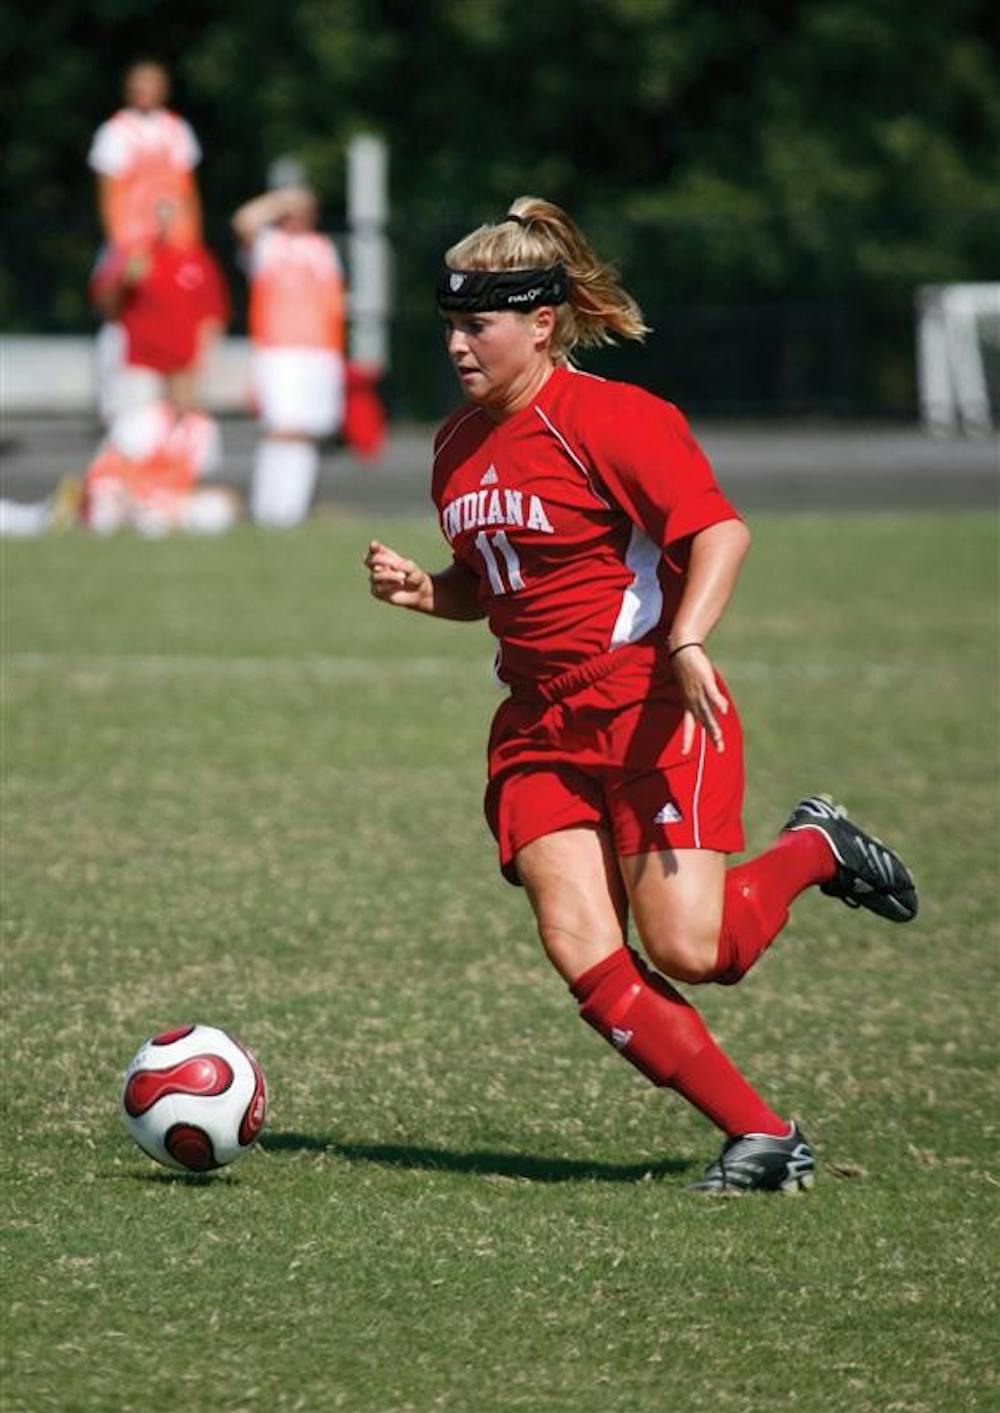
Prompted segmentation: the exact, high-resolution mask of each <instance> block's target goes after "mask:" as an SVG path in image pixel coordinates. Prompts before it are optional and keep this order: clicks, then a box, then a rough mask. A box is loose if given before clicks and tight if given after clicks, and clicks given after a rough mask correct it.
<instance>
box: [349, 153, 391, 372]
mask: <svg viewBox="0 0 1000 1413" xmlns="http://www.w3.org/2000/svg"><path fill="white" fill-rule="evenodd" d="M388 171H389V160H388V152H387V149H386V145H385V142H384V141H383V140H382V138H380V137H376V136H374V134H372V133H359V134H358V135H357V136H356V137H353V138H352V139H351V141H350V143H349V144H348V148H347V224H348V230H349V235H348V260H349V265H350V301H349V311H350V345H349V354H350V358H351V359H352V361H353V362H355V363H359V364H362V365H364V366H365V367H368V368H371V369H375V370H377V371H379V372H382V371H384V370H385V369H386V368H387V367H388V366H389V322H388V321H389V277H390V276H389V270H390V255H391V252H390V249H389V240H388V237H387V236H386V234H385V225H386V221H387V219H388V215H389V182H388Z"/></svg>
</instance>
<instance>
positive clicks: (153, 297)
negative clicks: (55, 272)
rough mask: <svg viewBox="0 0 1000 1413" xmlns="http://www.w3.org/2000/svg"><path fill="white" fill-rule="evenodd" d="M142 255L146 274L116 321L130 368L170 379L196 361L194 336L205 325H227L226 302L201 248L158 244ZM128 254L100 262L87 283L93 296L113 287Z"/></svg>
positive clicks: (115, 253) (117, 250) (117, 251)
mask: <svg viewBox="0 0 1000 1413" xmlns="http://www.w3.org/2000/svg"><path fill="white" fill-rule="evenodd" d="M140 249H143V250H145V252H146V253H147V254H148V257H149V261H150V264H149V270H148V271H147V273H146V274H145V275H144V276H143V277H142V279H141V280H139V282H138V283H137V284H136V285H134V286H133V287H132V288H130V289H129V290H128V291H127V293H126V295H125V300H124V303H123V304H122V308H121V312H120V314H119V316H118V317H119V320H120V322H121V324H122V326H123V327H124V329H125V334H126V339H127V344H128V351H127V354H126V358H127V361H128V363H130V364H132V365H134V366H139V367H142V368H154V369H155V370H156V371H157V372H160V373H174V372H178V371H179V370H181V369H184V368H188V367H190V366H191V364H192V363H194V361H195V359H196V358H197V356H198V351H199V347H198V331H199V329H200V328H201V325H202V324H203V323H205V322H206V320H213V321H217V322H218V323H220V324H225V323H227V322H228V319H229V299H228V296H227V293H226V286H225V281H224V279H223V277H222V273H221V271H220V270H219V267H218V265H217V264H216V262H215V260H214V259H213V258H212V256H211V254H210V253H209V251H208V250H207V249H206V248H205V246H203V245H188V246H176V245H172V244H168V243H167V242H163V241H160V242H157V243H155V244H153V245H150V246H147V247H140ZM130 254H131V252H130V251H129V250H126V249H123V248H122V247H113V248H111V249H110V250H108V251H107V252H106V253H105V255H104V256H103V257H102V259H101V261H100V263H99V264H98V266H97V269H96V270H95V272H94V276H93V280H92V283H91V289H92V292H93V293H94V294H95V295H96V294H98V293H99V292H100V290H101V288H102V287H107V286H109V285H111V286H113V285H116V284H117V283H118V282H119V281H120V280H121V277H122V273H123V271H124V269H125V265H126V264H127V261H128V258H129V255H130Z"/></svg>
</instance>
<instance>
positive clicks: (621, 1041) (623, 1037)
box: [611, 1025, 635, 1050]
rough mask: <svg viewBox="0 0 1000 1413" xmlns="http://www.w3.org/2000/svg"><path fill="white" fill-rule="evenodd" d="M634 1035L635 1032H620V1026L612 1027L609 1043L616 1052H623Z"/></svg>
mask: <svg viewBox="0 0 1000 1413" xmlns="http://www.w3.org/2000/svg"><path fill="white" fill-rule="evenodd" d="M634 1034H635V1031H632V1030H622V1029H621V1027H620V1026H617V1025H613V1026H612V1027H611V1043H612V1045H613V1046H614V1047H615V1049H616V1050H624V1049H625V1046H626V1045H627V1044H628V1043H629V1041H630V1040H631V1039H632V1036H633V1035H634Z"/></svg>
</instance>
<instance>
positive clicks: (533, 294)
mask: <svg viewBox="0 0 1000 1413" xmlns="http://www.w3.org/2000/svg"><path fill="white" fill-rule="evenodd" d="M568 298H569V279H568V278H567V275H566V271H565V269H564V268H563V266H562V265H550V266H549V267H548V268H547V269H536V270H452V269H450V268H449V266H447V265H442V267H441V272H440V274H439V275H438V282H437V302H438V308H440V309H457V310H461V311H462V312H463V313H466V314H485V313H486V312H487V311H488V310H493V309H519V310H520V311H521V312H522V313H528V312H529V311H530V310H532V309H537V308H538V307H539V305H541V304H565V302H566V300H567V299H568Z"/></svg>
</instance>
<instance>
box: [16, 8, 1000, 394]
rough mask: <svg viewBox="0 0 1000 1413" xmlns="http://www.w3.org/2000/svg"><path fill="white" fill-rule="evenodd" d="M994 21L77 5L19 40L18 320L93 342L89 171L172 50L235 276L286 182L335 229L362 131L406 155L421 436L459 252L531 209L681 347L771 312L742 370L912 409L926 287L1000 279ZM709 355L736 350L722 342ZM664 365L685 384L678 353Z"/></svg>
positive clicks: (933, 13) (810, 14) (216, 226)
mask: <svg viewBox="0 0 1000 1413" xmlns="http://www.w3.org/2000/svg"><path fill="white" fill-rule="evenodd" d="M991 10H992V7H991V6H990V5H988V4H986V3H979V2H978V0H958V3H953V4H949V5H947V6H944V7H942V6H941V5H940V4H937V3H934V0H914V3H904V0H884V3H881V4H878V5H874V6H873V5H871V4H870V3H868V2H867V0H799V3H793V0H766V3H758V4H738V3H733V0H707V3H706V2H705V0H546V3H544V4H536V5H525V4H523V3H521V0H426V3H418V4H412V3H409V0H288V3H283V4H279V5H276V4H274V3H272V0H248V2H247V3H243V4H240V5H239V6H233V5H227V4H223V3H220V0H215V3H200V4H198V3H194V2H193V0H170V3H169V4H168V3H166V0H104V3H103V4H100V3H98V4H84V3H83V0H51V2H50V3H48V4H45V5H42V6H41V7H39V8H36V9H35V10H34V11H32V12H27V11H26V12H25V14H24V15H23V17H21V18H19V20H18V22H17V24H16V25H15V24H14V22H13V21H12V20H9V21H8V25H7V29H8V33H7V50H8V55H9V58H10V59H11V61H12V68H13V71H14V74H15V79H14V82H13V83H11V84H10V85H9V86H8V87H7V88H6V90H5V95H4V100H3V101H4V105H5V106H6V107H7V109H8V116H9V118H10V120H11V126H12V143H11V146H10V148H9V156H8V160H7V164H6V167H5V174H4V183H5V185H6V188H7V200H6V203H5V204H7V206H8V208H9V211H10V215H9V219H8V235H9V243H10V254H11V263H10V273H9V274H8V277H7V280H6V283H5V285H4V286H3V288H2V289H0V300H2V303H0V311H2V317H3V319H4V322H5V323H7V324H8V325H13V326H16V327H23V328H36V327H42V328H48V329H72V328H81V327H85V326H86V324H87V321H88V311H87V307H86V295H85V282H86V274H87V270H88V267H89V264H90V261H91V259H92V256H93V251H94V246H95V242H96V238H97V228H96V220H95V216H94V212H93V196H92V191H91V181H90V177H89V174H88V173H87V171H86V169H85V166H84V158H85V154H86V148H87V144H88V141H89V137H90V134H91V132H92V130H93V128H94V126H95V125H96V123H97V122H98V121H99V120H100V119H101V118H102V117H103V116H105V115H106V114H107V113H108V112H109V111H110V110H111V109H112V108H113V107H114V106H115V105H116V101H117V95H118V88H119V82H120V74H121V70H122V68H123V67H124V65H125V64H126V62H127V61H128V60H129V59H131V58H133V57H135V56H136V55H141V54H149V53H152V54H154V55H157V56H160V57H162V58H164V59H165V60H166V61H167V62H168V63H169V64H170V65H171V66H172V68H173V69H174V72H175V76H176V99H177V103H178V106H179V107H180V108H181V109H182V110H183V111H184V112H185V113H187V114H188V115H189V116H190V118H191V120H192V122H193V123H194V125H195V127H196V128H197V130H198V132H199V133H200V135H201V137H202V139H203V143H204V146H205V151H206V160H205V164H204V168H203V171H202V180H203V188H204V192H205V196H206V208H207V214H208V233H209V237H210V239H211V240H212V241H213V242H214V243H215V244H216V246H217V247H219V248H220V249H222V250H224V251H227V252H228V251H229V249H230V239H229V234H228V225H227V222H228V216H229V213H230V212H231V211H232V209H233V207H234V206H235V205H236V204H237V203H238V202H240V201H242V200H245V199H246V198H247V197H248V196H249V195H251V194H253V193H254V192H256V191H257V190H258V189H260V188H261V186H262V185H263V183H264V180H265V173H266V168H267V164H268V162H269V160H270V159H272V158H273V157H275V156H276V155H278V154H280V153H285V152H293V153H296V154H298V155H300V156H301V157H302V158H303V159H304V161H305V162H306V165H307V167H308V169H309V172H310V174H311V177H312V180H313V181H314V182H315V184H316V185H317V187H318V188H319V190H320V192H321V193H322V195H323V197H324V201H325V208H326V218H327V223H328V224H329V225H330V226H331V227H333V228H334V229H336V228H338V226H339V225H340V224H341V221H342V217H343V209H342V208H343V189H344V148H345V143H346V140H347V138H348V137H349V135H350V134H351V132H352V131H354V130H356V129H358V128H360V127H364V128H373V129H375V130H376V131H379V132H381V133H383V134H384V135H385V137H386V138H387V139H388V140H389V142H390V144H391V148H392V184H393V202H394V236H395V243H396V253H397V259H398V264H399V281H398V294H399V307H398V328H397V346H398V347H399V349H401V351H402V357H401V359H400V367H399V372H400V378H399V380H398V381H399V383H400V387H399V388H398V390H397V392H398V397H399V398H400V399H401V401H402V404H403V406H404V409H405V410H418V411H424V412H426V411H428V410H434V411H437V410H438V406H437V400H436V399H435V395H434V389H433V387H432V386H427V380H426V374H425V372H424V370H423V369H422V368H421V353H420V349H421V346H422V345H423V344H424V342H425V340H426V336H427V332H428V327H429V322H430V321H429V320H428V312H427V297H426V289H427V287H428V281H429V278H430V272H431V271H432V270H433V268H434V265H435V263H436V261H437V259H438V256H439V254H440V250H441V248H442V246H443V245H444V244H445V243H446V242H447V241H448V240H450V239H451V238H452V237H454V236H455V235H457V234H459V233H461V232H463V231H464V230H465V229H467V228H468V226H469V225H470V224H471V223H473V222H474V221H476V220H479V219H485V218H489V217H492V216H495V215H497V214H498V213H499V212H500V211H501V210H502V209H503V207H504V205H505V204H506V202H507V201H508V200H509V199H510V198H511V197H512V196H514V195H515V194H517V193H519V192H523V191H535V192H538V193H540V194H544V195H548V196H550V197H552V198H553V199H555V200H557V201H561V202H563V203H565V204H567V205H568V206H569V208H570V209H571V210H572V211H573V212H574V213H575V214H576V215H578V216H579V218H580V219H581V221H582V222H583V224H584V226H585V228H587V229H588V230H589V231H591V232H592V233H593V236H594V239H595V242H596V243H597V245H598V247H599V248H601V249H602V250H606V251H607V252H608V253H609V254H611V255H613V256H615V257H616V258H617V259H618V260H619V261H620V262H621V263H622V265H623V267H624V268H625V270H626V271H627V275H628V280H629V283H630V285H632V286H633V287H634V288H635V291H636V293H637V294H638V295H639V297H640V298H641V299H642V300H643V302H644V303H645V304H646V305H647V306H648V309H649V312H650V315H651V322H652V323H653V324H654V325H655V326H656V327H657V328H658V329H664V328H668V327H669V326H670V323H671V320H673V319H675V318H676V317H677V316H678V312H679V311H680V312H681V313H682V312H683V311H684V310H686V309H690V308H703V307H705V306H718V305H725V306H727V307H731V306H734V305H738V306H741V307H747V306H749V307H750V308H751V309H752V310H753V311H755V313H759V312H760V311H761V309H762V307H763V310H764V313H763V320H764V323H763V328H764V334H763V335H762V336H758V335H757V334H756V333H754V334H751V333H748V332H746V331H745V330H743V329H742V327H741V326H740V324H739V321H736V322H734V320H733V318H732V317H731V316H730V317H729V318H728V319H727V320H726V321H724V324H723V327H722V335H723V337H724V338H725V339H726V340H727V341H728V342H730V343H735V345H736V347H737V349H738V350H739V351H740V353H741V356H742V358H743V360H744V362H756V363H767V362H768V361H770V362H771V363H772V364H773V363H774V362H775V359H776V358H778V359H779V360H780V357H785V358H786V360H787V359H788V358H790V360H791V362H792V363H793V364H795V365H796V366H799V367H801V368H802V369H803V371H802V372H801V374H800V376H801V377H802V378H803V379H804V382H805V385H806V387H807V388H808V387H814V388H817V389H820V390H822V389H826V392H825V394H824V396H825V402H824V404H823V405H824V407H826V408H828V409H829V410H838V407H839V408H840V410H844V409H846V410H851V408H852V407H853V408H855V409H857V408H862V407H881V408H883V409H895V410H900V409H902V408H905V407H906V406H907V403H908V399H909V397H910V388H909V378H910V374H909V317H910V312H909V311H910V305H911V300H912V295H913V291H914V287H915V286H916V285H917V284H919V283H920V282H922V281H935V280H959V279H977V278H979V279H982V278H991V277H995V276H996V274H997V271H998V270H1000V180H998V178H1000V168H998V157H997V154H998V153H1000V88H998V85H997V79H996V68H995V60H996V44H995V33H992V34H991V32H990V29H989V23H988V21H989V15H990V13H991ZM234 282H235V283H236V285H237V288H238V286H239V283H240V282H239V280H238V278H236V277H235V275H234ZM775 301H781V302H782V304H781V309H782V310H785V309H786V306H787V302H788V301H793V302H794V307H793V309H792V311H791V314H790V315H789V314H786V313H779V314H778V315H777V316H776V315H775V312H774V309H773V307H772V306H773V304H774V302H775ZM796 310H798V313H797V314H796V312H795V311H796ZM789 318H790V319H791V321H792V323H791V325H790V324H789V322H788V321H789ZM768 319H770V320H771V326H772V327H773V328H774V329H775V330H776V336H777V338H778V340H779V342H780V343H781V346H782V347H781V351H780V353H779V354H774V353H772V352H770V351H769V347H768V343H767V327H768V323H767V321H768ZM796 319H797V320H798V322H799V323H804V324H805V326H806V328H807V329H808V331H809V333H810V336H811V338H812V339H813V340H814V341H823V342H825V343H826V344H829V345H835V344H837V341H838V340H840V351H839V353H838V352H836V351H834V352H833V353H832V354H831V355H830V356H831V357H833V358H834V359H836V360H838V361H837V370H836V373H835V375H834V374H832V373H831V374H823V373H822V372H821V371H818V370H817V369H816V368H815V367H812V368H810V367H809V365H808V361H807V363H806V364H805V365H803V364H802V362H801V359H799V358H798V356H797V355H796V354H795V352H794V349H793V350H792V352H791V354H788V352H787V346H788V344H789V341H794V338H795V337H796V335H795V330H794V327H793V326H794V323H795V321H796ZM696 337H701V338H703V339H704V340H706V341H709V342H710V341H711V338H712V333H711V330H710V328H708V327H707V326H706V325H704V324H700V325H699V328H698V331H697V334H696ZM680 341H681V342H682V343H683V342H684V341H685V340H684V338H681V340H680ZM901 345H904V346H903V347H901ZM872 348H874V350H875V352H874V354H872V353H871V351H870V350H871V349H872ZM658 356H659V357H660V358H661V361H662V362H663V366H664V368H665V370H667V371H666V375H667V376H669V377H670V378H671V379H673V378H675V377H676V376H677V375H676V373H675V372H674V371H673V368H672V365H671V362H670V355H669V351H664V350H661V351H660V353H659V355H658ZM866 358H867V359H868V362H867V363H866V362H865V360H866ZM678 361H679V360H678ZM705 361H706V363H707V362H708V359H707V355H706V358H705ZM852 364H856V365H858V366H857V367H856V368H855V370H854V373H853V374H852V373H851V371H850V368H851V365H852ZM715 376H716V378H717V379H718V378H719V377H720V376H721V378H722V380H723V382H724V383H725V382H726V379H727V378H728V379H729V382H728V383H727V384H726V386H727V387H730V391H729V393H728V400H727V395H726V393H725V389H723V390H722V394H721V396H720V395H718V390H717V396H716V399H715V405H716V406H717V407H718V408H719V409H720V410H726V408H727V407H728V409H729V410H733V411H740V410H748V409H749V410H752V409H753V407H754V406H763V405H770V406H787V407H790V408H792V409H795V408H796V407H800V406H805V407H806V408H807V407H808V406H809V399H808V397H807V398H806V399H805V401H804V403H803V400H802V398H797V396H796V392H795V389H794V387H793V388H791V389H788V388H787V387H786V388H784V390H782V388H780V387H777V388H776V387H767V386H763V387H755V386H754V385H753V384H752V383H751V382H748V381H747V379H746V377H743V378H742V379H741V378H740V377H735V378H734V377H733V376H731V375H729V374H726V373H725V371H724V370H723V371H722V373H721V374H720V373H719V372H718V371H716V373H715ZM780 379H781V375H780V374H778V375H776V381H778V382H780ZM702 381H703V383H704V384H705V385H706V390H705V393H704V394H702V392H701V391H700V385H695V386H694V398H695V401H698V402H700V404H701V405H702V406H705V405H708V403H707V401H706V398H707V394H708V388H707V385H708V384H709V383H710V382H711V374H710V373H709V372H706V373H705V375H704V377H703V379H702ZM772 381H775V379H772ZM786 382H787V378H786ZM681 391H682V394H683V393H685V392H686V389H684V388H682V389H681ZM782 399H783V401H782ZM838 399H839V403H838V401H837V400H838ZM684 400H686V401H688V402H690V401H691V396H690V395H688V396H686V397H685V399H684ZM429 402H432V403H434V406H433V409H431V408H430V407H429Z"/></svg>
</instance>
